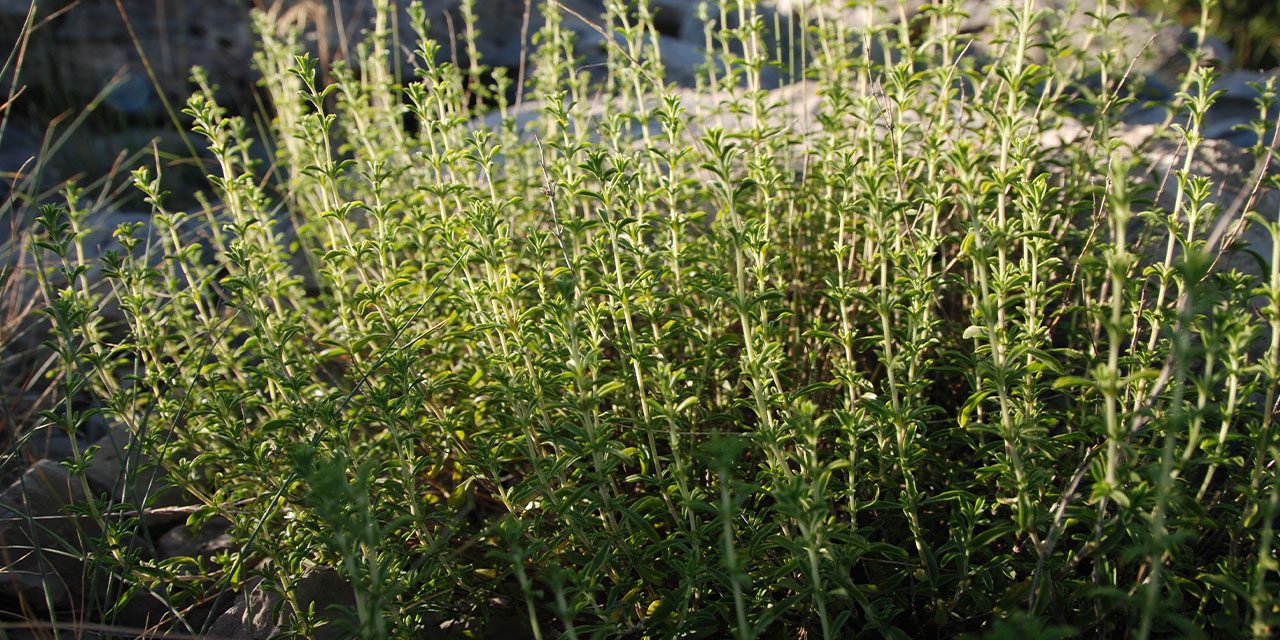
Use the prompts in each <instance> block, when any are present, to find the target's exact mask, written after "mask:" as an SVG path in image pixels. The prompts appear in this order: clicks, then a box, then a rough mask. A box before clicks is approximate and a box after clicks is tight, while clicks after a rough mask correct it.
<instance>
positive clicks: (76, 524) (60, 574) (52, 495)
mask: <svg viewBox="0 0 1280 640" xmlns="http://www.w3.org/2000/svg"><path fill="white" fill-rule="evenodd" d="M85 497H86V493H85V490H84V487H83V485H82V484H81V481H80V480H78V479H76V478H73V477H71V475H70V474H69V473H68V471H67V469H66V467H63V466H62V465H60V464H58V463H57V462H54V461H53V460H50V459H47V458H46V459H43V460H40V461H39V462H37V463H35V464H34V465H32V466H31V468H29V469H27V471H26V472H25V473H23V474H22V477H21V478H19V479H18V480H17V481H16V482H14V483H13V484H12V485H10V486H9V488H7V489H5V491H4V492H3V493H0V562H3V568H0V593H3V594H5V595H8V596H11V597H16V598H19V599H21V600H22V601H23V602H25V603H27V604H28V605H29V606H32V607H34V608H36V609H37V610H45V609H47V608H48V607H50V606H52V607H54V608H57V607H60V606H63V605H65V604H67V603H68V602H70V601H71V599H72V598H76V597H79V595H80V592H81V589H82V583H83V580H82V576H81V574H82V573H83V570H84V563H83V562H82V560H81V559H80V557H79V556H80V552H79V549H80V548H81V546H82V541H83V540H84V539H85V538H87V537H92V536H93V535H96V527H94V526H92V525H90V524H89V523H87V522H85V521H78V520H76V519H75V518H74V517H72V516H70V515H67V514H66V513H65V512H64V508H65V507H66V506H67V505H69V504H72V503H74V502H77V501H81V500H84V499H85Z"/></svg>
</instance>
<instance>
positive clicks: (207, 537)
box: [156, 516, 235, 560]
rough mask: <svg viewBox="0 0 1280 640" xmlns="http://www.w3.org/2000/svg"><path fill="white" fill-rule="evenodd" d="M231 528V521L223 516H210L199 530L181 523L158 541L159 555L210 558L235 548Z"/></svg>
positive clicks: (167, 557) (161, 556)
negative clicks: (193, 529)
mask: <svg viewBox="0 0 1280 640" xmlns="http://www.w3.org/2000/svg"><path fill="white" fill-rule="evenodd" d="M230 528H231V522H230V521H229V520H227V519H226V518H223V517H222V516H215V517H213V518H210V519H209V521H208V522H205V523H204V525H203V526H201V527H200V529H199V530H198V531H192V530H191V528H190V527H188V526H187V525H185V524H180V525H178V526H176V527H174V528H172V529H170V530H168V531H166V532H164V534H162V535H161V536H160V539H159V540H157V541H156V547H157V555H158V556H159V557H160V559H162V560H166V559H169V558H178V557H183V558H210V557H212V556H214V555H215V554H218V553H221V552H223V551H227V550H230V549H232V548H234V546H235V541H234V540H232V538H231V534H230V533H229V530H230Z"/></svg>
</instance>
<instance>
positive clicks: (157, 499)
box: [85, 427, 190, 527]
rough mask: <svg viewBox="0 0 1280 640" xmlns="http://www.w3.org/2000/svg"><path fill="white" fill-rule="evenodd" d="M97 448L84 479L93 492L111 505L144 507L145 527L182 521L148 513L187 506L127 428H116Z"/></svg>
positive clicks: (177, 516) (182, 495) (178, 516)
mask: <svg viewBox="0 0 1280 640" xmlns="http://www.w3.org/2000/svg"><path fill="white" fill-rule="evenodd" d="M94 446H95V447H98V449H97V452H96V453H95V454H94V456H93V464H92V465H91V466H90V467H89V468H88V470H86V471H85V477H86V478H87V479H88V480H89V483H90V485H91V486H92V487H93V488H94V490H96V491H105V492H106V493H107V494H108V495H109V496H110V499H111V500H112V501H113V502H123V503H126V504H129V505H134V506H143V507H144V518H145V524H146V526H149V527H150V526H164V525H165V524H166V523H174V522H178V521H181V520H182V519H183V518H184V517H185V515H184V514H181V513H172V514H168V513H163V514H157V513H151V512H149V510H153V509H164V508H167V507H177V506H182V505H185V504H189V503H190V501H189V500H188V499H187V496H186V495H185V493H184V492H183V491H181V490H180V489H177V488H175V487H172V486H170V485H168V484H167V481H166V480H165V473H164V470H163V469H160V468H158V467H155V466H153V465H152V464H151V463H150V460H149V459H148V458H147V456H146V454H144V453H143V452H142V451H141V450H140V447H139V446H138V441H137V439H136V438H134V437H133V434H132V433H130V431H129V429H128V428H126V427H116V428H115V429H112V430H111V432H110V433H108V434H107V435H105V436H103V437H102V438H101V439H100V440H98V441H97V442H95V443H94Z"/></svg>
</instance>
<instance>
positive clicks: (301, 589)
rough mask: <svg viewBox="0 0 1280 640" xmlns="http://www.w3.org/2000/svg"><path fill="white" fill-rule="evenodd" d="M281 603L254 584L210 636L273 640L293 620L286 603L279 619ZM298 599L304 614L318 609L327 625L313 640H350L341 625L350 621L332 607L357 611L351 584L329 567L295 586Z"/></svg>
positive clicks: (210, 630) (221, 619)
mask: <svg viewBox="0 0 1280 640" xmlns="http://www.w3.org/2000/svg"><path fill="white" fill-rule="evenodd" d="M281 599H282V598H281V597H280V595H279V594H276V593H273V592H270V591H267V590H265V589H263V588H262V584H261V581H260V580H254V581H252V582H251V583H250V586H248V587H247V588H246V590H245V592H244V593H241V594H240V595H239V596H238V597H237V598H236V602H235V604H233V605H232V606H231V608H230V609H229V610H227V612H226V613H224V614H222V616H220V617H219V618H218V619H217V620H215V621H214V623H213V626H211V627H210V628H209V636H210V637H217V638H228V639H233V640H251V639H254V638H269V637H271V636H272V635H274V634H276V633H280V632H282V631H284V630H285V627H284V626H283V625H284V624H285V621H287V620H288V619H289V618H290V617H291V616H292V612H293V610H292V607H291V606H290V605H289V604H287V603H286V604H285V605H284V607H283V609H282V610H281V611H280V612H279V615H276V614H275V608H276V605H277V604H278V603H279V602H280V600H281ZM294 599H296V600H297V602H298V605H299V606H301V607H302V608H303V609H304V610H306V609H308V608H311V607H313V606H314V608H315V611H316V613H317V615H318V617H319V618H320V619H322V620H324V621H326V624H325V625H324V626H322V627H320V628H319V629H317V630H316V633H315V634H314V635H313V636H311V637H312V638H313V639H315V640H337V639H338V638H347V637H350V634H349V633H348V632H346V631H345V630H344V629H343V627H342V626H340V625H339V624H338V623H339V622H341V621H344V620H346V617H345V616H344V615H343V614H341V613H338V612H336V611H334V610H333V609H332V608H331V607H334V606H340V607H354V606H355V602H356V599H355V594H354V592H353V591H352V589H351V585H350V583H348V582H347V580H346V579H345V578H343V577H342V576H341V575H339V574H338V572H337V571H334V570H333V569H329V568H327V567H326V568H320V569H316V570H314V571H311V572H310V573H308V574H307V575H305V576H303V577H302V579H301V580H300V581H299V582H298V584H297V585H295V586H294ZM348 622H349V621H348Z"/></svg>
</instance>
